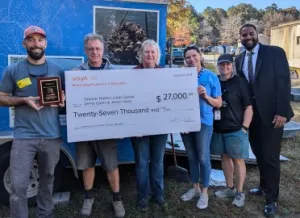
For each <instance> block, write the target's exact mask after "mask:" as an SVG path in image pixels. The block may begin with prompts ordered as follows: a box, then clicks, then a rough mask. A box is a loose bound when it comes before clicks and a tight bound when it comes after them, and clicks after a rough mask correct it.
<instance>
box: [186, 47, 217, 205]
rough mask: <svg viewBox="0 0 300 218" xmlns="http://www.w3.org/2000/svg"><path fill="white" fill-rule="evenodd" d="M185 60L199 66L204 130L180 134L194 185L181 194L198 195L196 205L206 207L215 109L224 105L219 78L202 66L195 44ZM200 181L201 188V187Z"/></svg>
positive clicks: (188, 197) (200, 99) (189, 197)
mask: <svg viewBox="0 0 300 218" xmlns="http://www.w3.org/2000/svg"><path fill="white" fill-rule="evenodd" d="M184 59H185V62H186V64H187V66H188V67H196V68H197V72H198V93H199V101H200V113H201V130H200V131H199V132H190V133H184V134H181V136H182V140H183V143H184V146H185V149H186V152H187V154H188V159H189V167H190V177H191V182H192V183H193V188H192V189H190V190H189V191H188V192H187V193H185V194H184V195H182V196H181V199H182V200H183V201H190V200H192V199H193V198H195V197H199V200H198V202H197V207H198V208H199V209H205V208H207V206H208V193H207V189H208V186H209V180H210V171H211V164H210V140H211V136H212V133H213V120H214V112H213V108H220V107H221V105H222V98H221V95H222V94H221V87H220V82H219V79H218V77H217V76H216V75H215V74H214V73H213V72H211V71H210V70H208V69H205V68H203V67H202V66H201V53H200V50H199V49H198V48H197V47H196V46H190V47H187V48H186V49H185V50H184ZM216 114H217V112H216ZM216 118H217V117H216ZM200 180H201V183H202V190H201V189H200V184H199V183H200Z"/></svg>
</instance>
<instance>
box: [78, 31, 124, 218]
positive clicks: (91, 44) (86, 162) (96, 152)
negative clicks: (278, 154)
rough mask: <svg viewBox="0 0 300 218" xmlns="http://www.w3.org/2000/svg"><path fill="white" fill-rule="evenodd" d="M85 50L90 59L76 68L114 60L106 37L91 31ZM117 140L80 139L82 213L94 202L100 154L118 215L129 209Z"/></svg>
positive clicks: (103, 65)
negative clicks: (106, 51) (106, 48)
mask: <svg viewBox="0 0 300 218" xmlns="http://www.w3.org/2000/svg"><path fill="white" fill-rule="evenodd" d="M84 50H85V54H86V55H87V57H88V61H87V62H85V63H83V64H82V65H81V66H79V67H78V68H76V69H75V70H104V69H109V68H110V63H109V61H108V60H107V59H105V58H103V52H104V40H103V38H102V36H101V35H97V34H88V35H86V36H85V38H84ZM117 149H118V148H117V140H116V139H109V140H98V141H91V142H77V143H76V156H77V168H78V169H79V170H82V177H83V183H84V189H85V198H84V203H83V206H82V209H81V214H82V215H84V216H89V215H91V213H92V207H93V204H94V193H93V190H92V189H93V184H94V178H95V167H94V166H95V164H96V159H97V157H99V159H100V161H101V165H102V168H103V169H104V170H105V171H106V173H107V179H108V182H109V185H110V187H111V189H112V192H113V193H112V194H113V201H112V205H113V209H114V213H115V217H124V216H125V209H124V206H123V203H122V199H121V196H120V179H119V168H118V150H117Z"/></svg>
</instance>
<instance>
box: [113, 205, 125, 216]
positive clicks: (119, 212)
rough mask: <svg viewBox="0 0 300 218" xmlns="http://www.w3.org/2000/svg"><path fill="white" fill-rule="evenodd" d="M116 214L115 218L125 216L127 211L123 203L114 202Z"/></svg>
mask: <svg viewBox="0 0 300 218" xmlns="http://www.w3.org/2000/svg"><path fill="white" fill-rule="evenodd" d="M112 205H113V208H114V212H115V217H118V218H119V217H120V218H121V217H124V216H125V209H124V206H123V203H122V201H113V202H112Z"/></svg>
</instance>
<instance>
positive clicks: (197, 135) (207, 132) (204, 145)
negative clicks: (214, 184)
mask: <svg viewBox="0 0 300 218" xmlns="http://www.w3.org/2000/svg"><path fill="white" fill-rule="evenodd" d="M212 133H213V126H208V125H205V124H201V130H200V131H199V132H190V133H189V134H181V137H182V141H183V143H184V146H185V149H186V152H187V155H188V159H189V167H190V176H191V181H192V183H199V182H200V180H201V183H202V186H203V188H207V187H208V186H209V181H210V172H211V164H210V141H211V136H212Z"/></svg>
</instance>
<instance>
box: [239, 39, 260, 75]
mask: <svg viewBox="0 0 300 218" xmlns="http://www.w3.org/2000/svg"><path fill="white" fill-rule="evenodd" d="M259 47H260V46H259V43H257V45H256V46H255V47H254V48H253V49H252V51H248V50H246V55H245V58H244V63H243V72H244V75H245V77H246V78H247V80H248V81H249V73H248V54H249V53H250V52H253V54H252V64H253V74H255V68H256V62H257V56H258V51H259ZM253 78H254V75H253Z"/></svg>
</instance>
